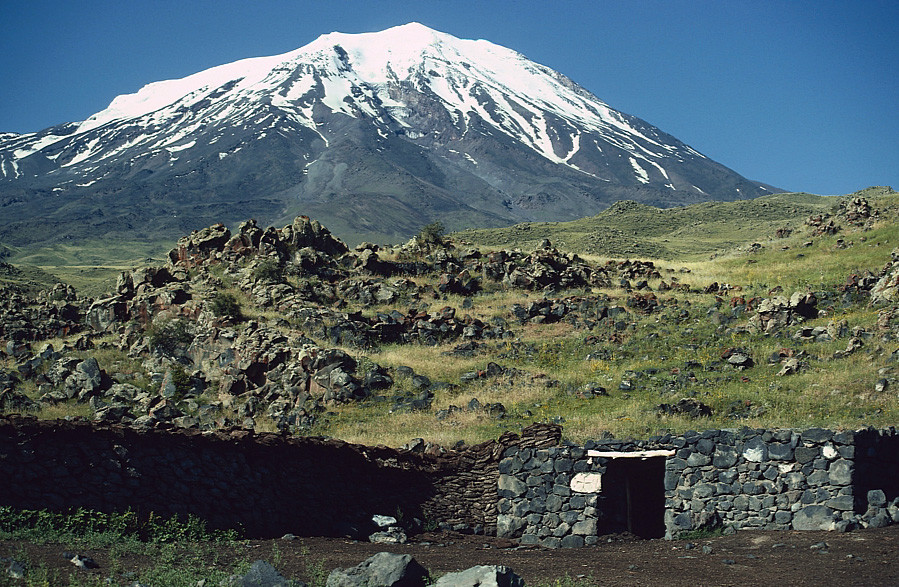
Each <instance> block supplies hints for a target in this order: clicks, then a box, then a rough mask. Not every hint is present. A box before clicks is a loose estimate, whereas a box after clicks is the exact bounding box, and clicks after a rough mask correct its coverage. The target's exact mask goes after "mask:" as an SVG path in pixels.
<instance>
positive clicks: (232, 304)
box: [210, 291, 243, 320]
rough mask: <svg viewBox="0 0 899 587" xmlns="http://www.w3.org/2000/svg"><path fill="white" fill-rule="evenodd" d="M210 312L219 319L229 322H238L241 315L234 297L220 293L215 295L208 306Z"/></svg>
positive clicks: (226, 293)
mask: <svg viewBox="0 0 899 587" xmlns="http://www.w3.org/2000/svg"><path fill="white" fill-rule="evenodd" d="M210 310H212V313H213V314H215V315H216V316H218V317H219V318H228V319H231V320H240V319H241V318H242V317H243V315H242V314H241V312H240V302H238V301H237V298H236V297H234V294H230V293H228V292H223V291H220V292H218V293H217V294H215V297H213V298H212V303H211V304H210Z"/></svg>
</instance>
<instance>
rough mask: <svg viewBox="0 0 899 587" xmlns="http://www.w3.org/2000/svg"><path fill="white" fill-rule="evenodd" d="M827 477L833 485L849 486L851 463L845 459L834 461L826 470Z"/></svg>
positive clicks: (850, 481)
mask: <svg viewBox="0 0 899 587" xmlns="http://www.w3.org/2000/svg"><path fill="white" fill-rule="evenodd" d="M828 477H829V479H830V482H831V483H833V484H834V485H850V484H851V483H852V461H849V460H846V459H840V460H838V461H834V462H833V463H831V465H830V469H829V470H828Z"/></svg>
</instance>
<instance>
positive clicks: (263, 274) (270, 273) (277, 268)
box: [250, 259, 281, 281]
mask: <svg viewBox="0 0 899 587" xmlns="http://www.w3.org/2000/svg"><path fill="white" fill-rule="evenodd" d="M250 276H251V277H252V278H253V281H280V280H281V265H279V264H278V262H277V261H276V260H274V259H263V260H262V261H260V262H259V263H258V264H257V265H256V266H255V267H253V270H252V271H250Z"/></svg>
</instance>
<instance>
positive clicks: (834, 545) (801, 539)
mask: <svg viewBox="0 0 899 587" xmlns="http://www.w3.org/2000/svg"><path fill="white" fill-rule="evenodd" d="M23 550H24V553H27V557H28V559H29V560H30V561H31V563H32V564H37V563H40V562H43V563H44V564H46V565H47V566H48V567H55V568H58V569H60V570H61V571H62V573H61V574H62V576H68V575H69V574H71V573H72V571H73V567H72V566H71V564H70V563H69V562H68V561H66V560H64V559H63V558H62V557H61V552H62V551H64V550H67V549H66V548H65V546H64V545H42V546H36V545H32V544H26V543H21V542H0V556H5V557H10V556H12V555H13V554H15V553H18V554H19V555H20V556H21V555H22V554H23ZM381 551H389V552H396V553H409V554H411V555H413V556H414V557H415V559H416V560H417V561H418V562H419V563H421V564H422V565H423V566H424V567H425V568H426V569H428V570H429V571H430V572H431V574H432V576H439V575H442V574H444V573H447V572H450V571H458V570H462V569H466V568H468V567H471V566H474V565H479V564H496V565H505V566H507V567H510V568H512V569H513V570H514V571H515V572H516V573H518V574H519V575H521V576H522V577H523V578H524V580H525V583H526V584H528V585H536V584H538V583H546V582H551V581H552V580H554V579H557V578H560V577H565V576H568V577H571V578H574V579H585V580H589V581H590V582H592V583H593V584H595V585H665V586H678V585H684V586H687V585H688V586H690V587H698V586H702V585H771V586H776V587H786V586H791V585H840V586H841V587H842V586H848V585H867V586H874V585H899V563H897V555H899V526H891V527H888V528H882V529H877V530H873V529H870V530H857V531H854V532H849V533H845V534H838V533H833V532H761V531H758V532H750V531H743V532H738V533H736V534H734V535H731V536H715V537H711V538H707V539H701V540H695V541H692V542H691V541H686V540H680V541H664V540H637V539H629V538H628V537H627V536H616V537H614V538H609V539H604V540H603V541H602V542H601V543H600V544H599V545H597V546H594V547H587V548H580V549H559V550H548V549H543V548H533V547H527V548H524V547H516V545H515V544H514V543H512V542H510V541H508V540H502V539H496V538H491V537H483V536H463V535H457V534H451V533H438V534H424V535H420V536H417V537H415V538H414V539H413V541H411V542H410V543H409V544H405V545H381V544H370V543H364V542H355V541H350V540H342V539H333V538H296V539H293V540H287V539H279V540H267V541H250V542H248V543H246V544H237V545H235V544H221V545H216V546H215V552H214V555H213V556H211V558H210V565H218V566H219V568H221V565H223V564H224V565H227V564H230V562H231V561H235V560H248V561H253V560H258V559H263V560H267V561H269V562H272V563H273V564H275V567H276V568H277V569H278V570H279V571H280V572H281V573H282V574H283V575H284V576H286V577H288V578H294V579H301V580H304V581H306V582H308V583H312V582H313V580H315V579H316V576H315V575H316V571H318V577H317V578H318V579H319V580H320V579H321V578H322V574H321V571H322V570H325V571H327V570H330V569H333V568H338V567H350V566H354V565H356V564H358V563H360V562H362V561H363V560H365V559H366V558H367V557H369V556H371V555H373V554H375V553H377V552H381ZM79 554H84V555H88V556H91V557H92V558H93V559H94V560H95V561H96V562H97V563H98V564H99V568H98V569H94V570H92V571H78V573H80V574H83V573H91V574H95V575H97V576H98V577H109V576H110V568H109V567H110V564H112V561H111V560H110V559H109V556H108V553H107V552H106V551H105V550H92V551H90V550H89V551H86V552H79ZM152 562H153V561H150V560H147V557H141V556H131V557H125V558H121V557H120V558H119V559H118V561H116V563H115V564H116V566H117V569H116V570H117V573H116V575H117V576H119V577H123V578H122V580H121V582H120V583H119V584H123V585H124V584H128V583H129V582H130V581H127V580H126V579H125V577H127V576H128V574H124V575H123V573H127V571H139V570H140V569H142V568H146V567H147V566H148V565H150V564H152ZM131 576H133V575H131ZM84 578H86V577H84ZM4 579H5V577H4ZM7 580H8V579H7ZM0 584H5V583H4V580H3V579H0ZM12 584H15V583H12Z"/></svg>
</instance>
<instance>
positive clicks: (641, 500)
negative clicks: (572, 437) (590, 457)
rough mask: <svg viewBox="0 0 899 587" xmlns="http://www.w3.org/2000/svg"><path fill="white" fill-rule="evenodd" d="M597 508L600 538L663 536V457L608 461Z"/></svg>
mask: <svg viewBox="0 0 899 587" xmlns="http://www.w3.org/2000/svg"><path fill="white" fill-rule="evenodd" d="M624 454H626V453H624ZM597 505H598V507H599V513H600V523H599V533H600V534H619V533H622V532H629V533H631V534H634V535H635V536H639V537H641V538H661V537H662V536H664V535H665V457H630V456H622V457H617V458H610V459H609V460H608V461H607V463H606V472H605V474H604V475H603V479H602V492H601V493H600V494H599V500H598V504H597Z"/></svg>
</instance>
